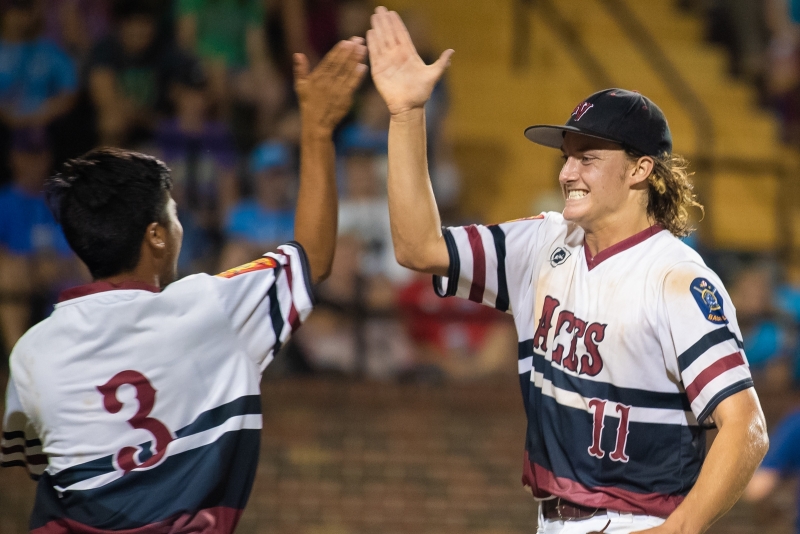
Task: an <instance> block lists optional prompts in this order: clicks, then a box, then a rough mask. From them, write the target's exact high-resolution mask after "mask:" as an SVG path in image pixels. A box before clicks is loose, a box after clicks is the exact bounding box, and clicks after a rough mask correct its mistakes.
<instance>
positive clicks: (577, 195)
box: [567, 189, 589, 200]
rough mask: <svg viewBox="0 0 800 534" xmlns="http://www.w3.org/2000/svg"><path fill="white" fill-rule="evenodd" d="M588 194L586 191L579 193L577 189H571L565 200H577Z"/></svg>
mask: <svg viewBox="0 0 800 534" xmlns="http://www.w3.org/2000/svg"><path fill="white" fill-rule="evenodd" d="M588 194H589V192H588V191H579V190H577V189H573V190H572V191H570V192H569V193H568V194H567V198H568V199H570V200H572V199H577V198H583V197H585V196H586V195H588Z"/></svg>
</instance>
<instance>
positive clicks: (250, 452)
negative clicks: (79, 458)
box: [30, 429, 261, 530]
mask: <svg viewBox="0 0 800 534" xmlns="http://www.w3.org/2000/svg"><path fill="white" fill-rule="evenodd" d="M260 436H261V431H260V430H256V429H245V430H238V431H235V432H228V433H225V434H224V435H223V436H221V437H220V439H218V440H217V441H215V442H214V443H211V444H209V445H206V446H204V447H200V448H198V449H192V450H190V451H186V452H184V453H182V454H177V455H175V456H170V457H168V458H167V459H166V460H164V463H162V464H161V465H159V466H158V467H155V468H153V469H150V470H145V471H131V472H130V473H127V474H126V475H125V476H123V477H122V478H119V479H117V480H115V481H114V482H111V483H109V484H106V485H104V486H102V487H100V488H96V489H91V490H85V491H67V492H63V493H61V494H59V493H58V492H57V491H56V490H55V489H54V488H53V484H54V481H53V478H52V477H51V476H50V475H49V474H48V473H45V475H43V476H42V481H41V483H40V484H39V485H38V487H37V493H36V503H35V505H34V509H33V514H32V516H31V523H30V527H31V530H33V529H36V528H39V527H41V526H44V525H46V524H47V523H50V522H52V521H57V520H59V519H63V518H67V519H70V520H72V521H76V522H78V523H81V524H83V525H88V526H90V527H93V528H97V529H104V530H124V529H133V528H139V527H142V526H144V525H149V524H152V523H156V522H159V521H164V520H167V519H170V518H173V517H176V516H179V515H181V514H185V513H187V512H188V513H191V512H196V511H199V510H202V509H205V508H212V507H219V506H223V507H228V508H235V509H242V508H244V506H245V504H246V503H247V499H248V497H249V495H250V489H251V488H252V484H253V478H254V477H255V472H256V467H257V464H258V453H259V446H260V439H261V438H260Z"/></svg>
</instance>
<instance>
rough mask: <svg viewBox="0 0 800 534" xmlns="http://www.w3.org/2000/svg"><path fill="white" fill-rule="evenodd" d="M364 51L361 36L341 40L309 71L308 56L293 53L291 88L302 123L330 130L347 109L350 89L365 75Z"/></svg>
mask: <svg viewBox="0 0 800 534" xmlns="http://www.w3.org/2000/svg"><path fill="white" fill-rule="evenodd" d="M366 55H367V47H366V46H364V39H362V38H361V37H353V38H351V39H350V40H349V41H340V42H339V43H338V44H337V45H336V46H334V47H333V49H332V50H331V51H330V52H328V53H327V54H326V55H325V57H324V58H322V61H320V63H319V65H317V66H316V68H315V69H314V70H313V71H311V73H309V65H308V58H307V57H306V56H305V55H303V54H295V55H294V88H295V91H296V92H297V97H298V99H299V100H300V115H301V118H302V120H303V122H304V123H307V124H309V125H315V126H317V127H319V128H320V132H321V133H323V134H326V135H327V134H330V133H331V132H333V130H334V128H336V125H337V124H339V121H341V120H342V119H343V118H344V116H345V115H347V112H348V111H349V110H350V106H351V105H352V103H353V93H354V92H355V90H356V88H357V87H358V86H359V84H360V83H361V80H363V79H364V74H365V73H366V72H367V66H366V65H365V64H363V63H362V61H363V60H364V58H365V57H366Z"/></svg>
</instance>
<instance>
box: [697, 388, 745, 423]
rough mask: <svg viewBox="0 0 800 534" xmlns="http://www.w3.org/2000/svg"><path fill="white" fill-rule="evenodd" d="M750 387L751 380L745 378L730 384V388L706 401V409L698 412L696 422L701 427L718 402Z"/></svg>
mask: <svg viewBox="0 0 800 534" xmlns="http://www.w3.org/2000/svg"><path fill="white" fill-rule="evenodd" d="M752 387H755V386H754V384H753V379H752V378H745V379H743V380H740V381H738V382H736V383H734V384H731V385H730V386H728V387H726V388H725V389H723V390H721V391H720V392H719V393H717V394H716V395H714V396H713V397H712V398H711V400H710V401H708V404H706V407H705V408H704V409H703V411H702V412H700V417H698V418H697V420H698V421H699V422H700V424H701V425H702V424H704V423H705V420H706V419H708V416H710V415H711V414H712V413H713V412H714V410H715V409H716V408H717V405H718V404H719V403H720V402H722V401H723V400H725V399H727V398H728V397H730V396H731V395H733V394H735V393H739V392H740V391H744V390H746V389H749V388H752ZM711 426H713V425H711Z"/></svg>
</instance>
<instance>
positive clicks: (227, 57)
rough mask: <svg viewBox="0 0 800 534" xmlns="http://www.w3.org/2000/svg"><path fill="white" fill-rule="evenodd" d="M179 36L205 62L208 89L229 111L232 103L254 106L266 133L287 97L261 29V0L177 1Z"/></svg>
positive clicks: (258, 125)
mask: <svg viewBox="0 0 800 534" xmlns="http://www.w3.org/2000/svg"><path fill="white" fill-rule="evenodd" d="M176 10H177V17H178V22H177V38H178V42H179V44H180V46H181V47H182V48H184V49H185V50H189V51H192V52H194V53H196V54H197V55H198V56H200V58H202V60H203V61H204V63H205V67H206V68H207V69H208V73H209V76H210V81H211V88H212V91H213V93H214V95H215V97H216V98H217V101H218V103H219V104H221V106H222V110H223V112H224V113H226V114H228V112H229V111H230V109H229V108H230V105H231V104H232V103H234V102H239V103H243V104H248V105H251V106H254V107H255V109H256V112H257V115H258V117H257V123H256V134H257V135H258V136H260V138H262V139H264V138H267V137H268V136H269V135H270V134H271V133H273V132H272V128H273V127H274V123H275V122H276V118H277V116H278V115H279V113H280V111H281V109H282V107H283V105H284V104H285V102H286V97H287V87H286V81H285V80H284V79H283V77H282V76H281V75H280V74H279V72H278V71H277V70H276V69H275V67H274V65H273V64H272V61H271V59H270V54H269V46H268V41H267V38H266V34H265V30H264V27H265V9H264V1H263V0H178V1H177V4H176Z"/></svg>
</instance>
